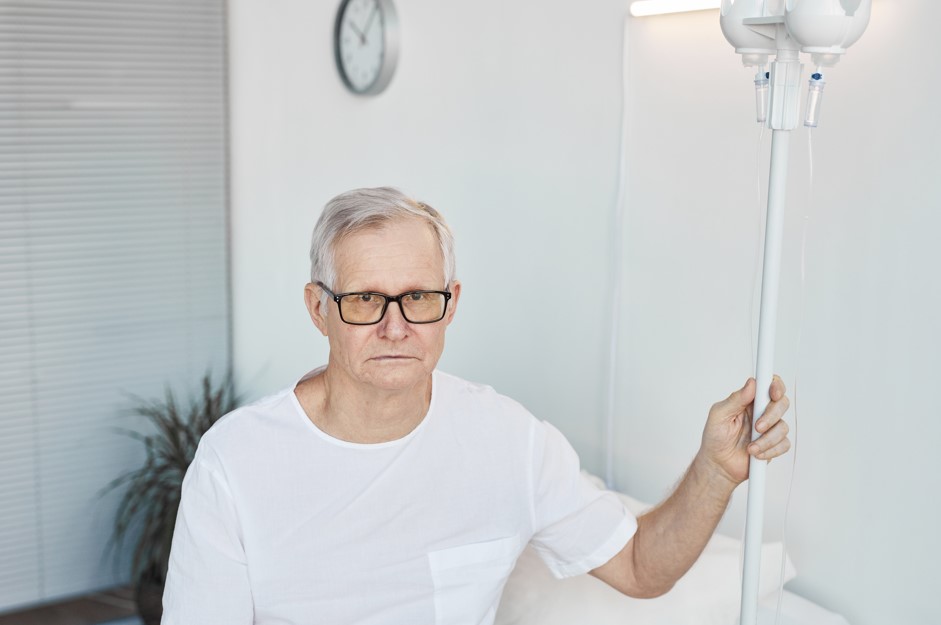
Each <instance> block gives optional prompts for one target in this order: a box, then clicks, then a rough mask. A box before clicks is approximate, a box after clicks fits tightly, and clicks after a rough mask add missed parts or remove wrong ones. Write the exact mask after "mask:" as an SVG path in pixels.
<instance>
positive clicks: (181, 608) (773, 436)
mask: <svg viewBox="0 0 941 625" xmlns="http://www.w3.org/2000/svg"><path fill="white" fill-rule="evenodd" d="M454 266H455V263H454V248H453V240H452V236H451V233H450V231H449V229H448V227H447V225H446V224H445V222H444V220H443V219H442V218H441V215H439V214H438V212H437V211H435V210H434V209H432V208H431V207H429V206H427V205H426V204H422V203H420V202H417V201H415V200H412V199H410V198H408V197H406V196H405V195H403V194H401V193H400V192H398V191H396V190H394V189H388V188H379V189H360V190H356V191H351V192H348V193H344V194H342V195H340V196H338V197H336V198H334V199H333V200H331V201H330V202H329V203H328V204H327V206H326V207H325V209H324V211H323V214H322V215H321V216H320V219H319V221H318V223H317V226H316V228H315V230H314V235H313V244H312V246H311V283H310V284H308V285H307V286H306V287H305V291H304V294H305V298H306V302H307V308H308V310H309V312H310V317H311V320H312V321H313V323H314V325H315V326H316V327H317V329H318V330H320V332H321V333H322V334H323V335H324V336H326V337H327V339H328V340H329V343H330V356H329V360H328V362H327V364H326V366H323V367H320V368H318V369H315V370H313V371H311V372H309V373H308V374H306V375H305V376H303V377H302V378H301V379H300V380H299V381H298V382H297V383H296V384H293V385H291V386H290V387H288V388H286V389H285V390H283V391H281V392H280V393H278V394H276V395H273V396H271V397H268V398H265V399H262V400H260V401H258V402H256V403H254V404H251V405H249V406H246V407H244V408H240V409H238V410H236V411H234V412H232V413H231V414H229V415H227V416H226V417H224V418H223V419H221V420H220V421H219V422H218V423H216V425H215V426H214V427H213V428H212V429H211V430H210V431H209V432H208V433H207V434H206V435H205V436H204V437H203V439H202V441H201V442H200V445H199V449H198V451H197V454H196V458H195V460H194V461H193V463H192V465H191V466H190V468H189V470H188V472H187V474H186V478H185V480H184V482H183V497H182V503H181V506H180V512H179V516H178V518H177V524H176V530H175V534H174V538H173V549H172V553H171V557H170V573H169V576H168V579H167V586H166V592H165V595H164V609H165V614H164V619H163V623H164V625H250V624H251V623H258V624H271V625H275V624H278V625H286V624H296V625H301V624H303V625H314V624H318V623H323V624H330V625H339V624H353V623H356V624H402V625H424V624H428V625H431V624H437V625H460V624H489V623H492V622H493V619H494V614H495V612H496V608H497V604H498V602H499V599H500V594H501V592H502V589H503V586H504V584H505V582H506V580H507V577H508V576H509V574H510V572H511V570H512V569H513V565H514V562H515V561H516V558H517V556H518V555H519V554H520V552H521V551H522V549H523V548H524V547H525V546H526V545H527V544H532V545H533V546H534V548H535V549H536V551H537V552H538V553H539V554H540V556H541V557H542V559H543V560H544V561H545V562H546V564H547V565H548V566H549V568H550V569H551V570H552V572H553V573H554V574H555V575H556V576H559V577H564V576H570V575H578V574H582V573H591V574H592V575H594V576H596V577H598V578H599V579H601V580H603V581H604V582H606V583H608V584H610V585H611V586H613V587H614V588H616V589H618V590H619V591H621V592H623V593H625V594H628V595H631V596H634V597H654V596H657V595H659V594H662V593H664V592H666V591H667V590H669V589H670V588H671V587H672V585H673V584H674V582H676V580H677V579H678V578H679V577H680V576H682V575H683V573H684V572H686V570H687V569H688V568H689V567H690V566H691V565H692V564H693V562H694V561H695V560H696V558H697V557H698V556H699V554H700V552H701V551H702V549H703V547H704V546H705V544H706V541H707V540H708V539H709V537H710V536H711V534H712V532H713V531H714V529H715V527H716V524H717V523H718V521H719V519H720V517H721V516H722V513H723V511H724V510H725V508H726V506H727V504H728V501H729V498H730V496H731V494H732V491H733V489H734V488H735V487H736V486H737V485H738V484H739V483H741V482H742V481H743V480H745V479H746V477H747V474H748V459H749V456H750V455H754V456H757V457H758V458H764V459H771V458H774V457H776V456H779V455H781V454H783V453H784V452H785V451H787V449H788V447H789V442H788V440H787V425H786V424H785V422H784V421H782V420H781V417H782V415H783V414H784V412H785V411H786V409H787V405H788V400H787V398H786V397H785V395H784V386H783V384H782V383H781V381H780V379H775V381H774V383H773V385H772V387H771V389H770V394H771V400H772V401H771V404H770V405H769V407H768V409H767V411H766V413H765V414H764V415H763V416H762V418H760V419H759V420H758V422H757V428H758V430H759V431H760V432H762V436H761V437H760V438H759V439H758V440H757V441H756V442H754V443H749V439H750V427H751V414H750V409H751V405H752V401H753V399H754V397H755V391H756V389H755V382H754V380H749V381H748V382H747V383H746V384H745V386H744V387H743V388H741V389H739V390H737V391H735V392H734V393H732V394H731V395H730V396H729V397H728V398H727V399H725V400H724V401H721V402H719V403H717V404H715V405H714V406H712V409H711V410H710V411H709V416H708V418H707V420H706V425H705V429H704V433H703V437H702V446H701V448H700V450H699V453H698V454H697V455H696V457H695V459H694V460H693V462H692V464H691V466H690V468H689V470H688V471H687V473H686V475H685V477H684V478H683V479H682V481H681V482H680V483H679V485H678V486H677V488H676V490H675V492H674V493H673V494H672V495H671V496H670V497H669V498H668V499H667V500H666V501H664V502H663V503H662V504H661V505H660V506H658V507H657V508H655V509H654V510H652V511H651V512H648V513H647V514H645V515H643V516H641V517H640V518H638V519H635V518H634V517H633V516H632V515H631V514H630V513H629V512H627V511H626V510H625V509H624V508H623V506H622V505H621V504H620V503H619V500H618V499H617V498H616V497H615V496H614V495H613V494H612V493H610V492H604V491H601V490H598V489H597V488H595V487H594V486H592V485H591V484H590V483H589V482H588V481H587V480H585V479H584V478H583V477H582V476H581V475H580V472H579V463H578V458H577V456H576V454H575V452H574V451H573V449H572V447H571V446H570V445H569V444H568V442H567V441H566V440H565V439H564V438H563V436H562V435H561V434H560V433H559V432H558V430H556V429H555V428H553V427H552V426H551V425H549V424H548V423H546V422H544V421H539V420H537V419H536V418H534V417H533V416H532V415H530V414H529V413H528V412H527V411H526V410H525V409H524V408H523V407H522V406H520V405H519V404H517V403H516V402H514V401H513V400H511V399H508V398H507V397H504V396H502V395H500V394H498V393H496V392H495V391H494V390H493V389H492V388H490V387H487V386H481V385H478V384H473V383H471V382H466V381H464V380H461V379H459V378H456V377H454V376H451V375H448V374H446V373H442V372H440V371H438V370H436V368H435V367H436V365H437V363H438V359H439V358H440V356H441V352H442V350H443V349H444V335H445V329H446V328H447V326H448V325H449V324H450V323H451V322H452V321H453V319H454V315H455V312H456V311H457V305H458V301H459V299H460V296H461V283H460V282H458V281H457V280H456V279H455V277H454Z"/></svg>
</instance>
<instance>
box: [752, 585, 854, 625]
mask: <svg viewBox="0 0 941 625" xmlns="http://www.w3.org/2000/svg"><path fill="white" fill-rule="evenodd" d="M776 608H777V597H776V596H772V597H768V598H766V599H765V600H763V601H761V602H760V603H759V604H758V625H775V613H776ZM777 625H850V622H849V621H847V620H846V619H845V618H844V617H843V616H841V615H839V614H836V613H835V612H831V611H829V610H826V609H824V608H822V607H820V606H819V605H817V604H816V603H814V602H813V601H809V600H808V599H805V598H803V597H801V596H800V595H795V594H794V593H792V592H788V591H787V590H785V591H784V597H783V598H782V600H781V618H780V619H779V620H778V622H777Z"/></svg>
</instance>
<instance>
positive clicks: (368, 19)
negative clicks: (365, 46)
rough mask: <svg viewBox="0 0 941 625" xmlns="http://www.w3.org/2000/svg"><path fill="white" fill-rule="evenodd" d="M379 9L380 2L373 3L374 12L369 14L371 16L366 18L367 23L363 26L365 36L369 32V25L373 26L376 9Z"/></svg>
mask: <svg viewBox="0 0 941 625" xmlns="http://www.w3.org/2000/svg"><path fill="white" fill-rule="evenodd" d="M378 10H379V4H378V3H375V4H373V5H372V13H370V14H369V17H368V18H367V19H366V25H365V26H364V27H363V37H365V36H366V33H368V32H369V27H370V26H372V18H373V17H374V16H375V15H376V11H378ZM364 43H365V40H364Z"/></svg>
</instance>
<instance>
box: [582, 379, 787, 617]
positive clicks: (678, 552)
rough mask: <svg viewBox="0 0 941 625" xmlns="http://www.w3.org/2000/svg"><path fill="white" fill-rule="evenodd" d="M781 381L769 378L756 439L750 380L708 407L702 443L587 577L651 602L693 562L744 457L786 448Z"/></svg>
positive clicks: (743, 470)
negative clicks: (627, 536) (667, 491)
mask: <svg viewBox="0 0 941 625" xmlns="http://www.w3.org/2000/svg"><path fill="white" fill-rule="evenodd" d="M784 391H785V389H784V383H783V382H782V381H781V379H780V378H778V377H777V376H775V378H774V381H773V382H772V384H771V391H770V394H771V403H770V404H769V405H768V408H767V410H766V411H765V413H764V415H763V416H762V417H761V418H760V419H759V420H758V424H757V428H758V431H759V432H761V433H762V434H761V437H760V438H759V439H758V440H756V441H755V442H753V443H750V442H749V441H750V439H751V423H752V419H751V406H752V402H754V400H755V381H754V380H753V379H749V380H748V382H746V383H745V386H744V387H743V388H741V389H740V390H738V391H735V392H734V393H732V394H731V395H730V396H729V397H728V398H727V399H725V400H724V401H721V402H719V403H717V404H715V405H714V406H713V407H712V409H711V410H710V411H709V418H708V419H707V421H706V427H705V429H704V431H703V440H702V446H701V447H700V450H699V453H698V454H697V455H696V458H695V459H694V460H693V463H692V465H691V466H690V468H689V470H687V472H686V475H685V476H683V479H682V480H681V481H680V483H679V485H678V486H677V487H676V490H675V491H674V492H673V494H672V495H670V497H668V498H667V499H666V500H665V501H664V502H663V503H661V504H660V505H659V506H657V507H656V508H654V509H653V510H651V511H649V512H647V513H646V514H644V515H642V516H641V517H640V518H638V519H637V532H636V533H635V534H634V536H633V538H631V540H630V541H628V543H627V545H625V547H624V548H623V549H622V550H621V551H620V552H619V553H618V554H617V555H616V556H614V557H613V558H612V559H611V560H609V561H608V562H607V563H606V564H604V565H602V566H600V567H598V568H596V569H595V570H593V571H591V574H592V575H594V576H595V577H597V578H598V579H600V580H602V581H604V582H605V583H607V584H608V585H609V586H612V587H613V588H616V589H617V590H619V591H621V592H622V593H624V594H626V595H630V596H632V597H646V598H649V597H657V596H659V595H662V594H663V593H665V592H667V591H669V590H670V589H671V588H672V587H673V585H674V584H675V583H676V581H677V580H678V579H679V578H680V577H682V576H683V575H684V574H685V573H686V571H688V570H689V568H690V567H691V566H692V565H693V563H694V562H695V561H696V559H697V558H699V555H700V554H701V553H702V550H703V549H704V548H705V546H706V543H707V542H708V541H709V538H711V537H712V534H713V532H714V531H715V528H716V526H717V525H718V524H719V521H720V520H721V518H722V514H723V513H724V512H725V509H726V507H727V506H728V503H729V499H730V498H731V496H732V491H733V490H735V487H736V486H738V484H740V483H741V482H743V481H744V480H745V479H746V478H747V477H748V459H749V457H750V456H755V457H757V458H759V459H762V460H770V459H772V458H775V457H777V456H780V455H781V454H783V453H785V452H786V451H787V450H788V449H789V448H790V441H789V440H788V439H787V431H788V426H787V423H785V422H784V421H782V420H781V417H783V416H784V413H785V412H786V411H787V408H788V404H789V402H788V399H787V397H786V396H785V394H784Z"/></svg>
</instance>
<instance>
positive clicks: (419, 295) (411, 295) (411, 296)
mask: <svg viewBox="0 0 941 625" xmlns="http://www.w3.org/2000/svg"><path fill="white" fill-rule="evenodd" d="M408 298H409V299H410V300H412V301H413V302H420V301H421V300H423V299H425V294H424V293H409V294H408Z"/></svg>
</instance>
